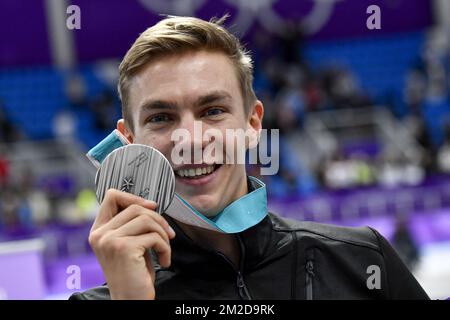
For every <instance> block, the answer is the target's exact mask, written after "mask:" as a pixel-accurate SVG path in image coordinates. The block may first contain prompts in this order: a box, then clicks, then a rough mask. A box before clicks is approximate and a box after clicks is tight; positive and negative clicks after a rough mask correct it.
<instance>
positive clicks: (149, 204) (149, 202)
mask: <svg viewBox="0 0 450 320" xmlns="http://www.w3.org/2000/svg"><path fill="white" fill-rule="evenodd" d="M145 204H146V205H148V206H152V207H157V206H158V204H157V203H156V202H155V201H153V200H145Z"/></svg>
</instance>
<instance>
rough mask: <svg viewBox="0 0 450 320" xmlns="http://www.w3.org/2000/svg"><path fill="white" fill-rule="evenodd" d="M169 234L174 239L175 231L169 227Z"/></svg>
mask: <svg viewBox="0 0 450 320" xmlns="http://www.w3.org/2000/svg"><path fill="white" fill-rule="evenodd" d="M169 232H170V234H171V236H172V237H175V230H173V229H172V227H171V226H169Z"/></svg>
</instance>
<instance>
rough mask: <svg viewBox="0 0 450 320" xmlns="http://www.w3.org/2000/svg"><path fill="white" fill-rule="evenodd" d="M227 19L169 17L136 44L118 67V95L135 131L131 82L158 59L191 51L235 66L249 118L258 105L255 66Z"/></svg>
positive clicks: (127, 119)
mask: <svg viewBox="0 0 450 320" xmlns="http://www.w3.org/2000/svg"><path fill="white" fill-rule="evenodd" d="M227 17H228V15H225V16H223V17H222V18H220V19H216V18H213V19H211V20H210V21H209V22H208V21H205V20H202V19H199V18H194V17H174V16H169V17H167V18H165V19H163V20H161V21H160V22H158V23H157V24H155V25H154V26H152V27H150V28H148V29H147V30H145V31H144V32H143V33H142V34H141V35H140V36H139V37H138V38H137V39H136V41H135V42H134V43H133V45H132V46H131V48H130V49H129V50H128V52H127V53H126V55H125V57H124V58H123V60H122V62H121V63H120V66H119V84H118V92H119V97H120V100H121V102H122V115H123V118H124V119H125V121H126V122H127V123H128V124H129V126H130V127H131V129H132V130H133V124H132V122H131V115H130V107H129V85H130V79H131V78H132V77H133V75H135V74H136V73H137V72H139V70H141V68H142V67H143V66H144V65H145V64H147V63H149V62H150V61H152V60H154V59H155V58H157V57H161V56H163V55H169V54H179V53H184V52H186V51H192V50H210V51H217V52H222V53H224V54H225V55H226V56H227V57H228V58H229V59H230V60H231V62H232V63H233V65H234V67H235V69H236V73H237V77H238V81H239V85H240V89H241V94H242V98H243V101H244V108H245V111H246V114H248V110H249V109H250V106H251V105H252V104H254V102H255V101H256V96H255V93H254V91H253V86H252V83H253V65H252V59H251V57H250V54H249V52H248V51H246V50H245V48H244V47H243V46H242V45H241V43H240V42H239V39H237V38H236V37H235V36H234V35H233V34H231V33H230V32H228V31H227V30H226V29H225V28H224V27H223V22H224V21H225V19H226V18H227Z"/></svg>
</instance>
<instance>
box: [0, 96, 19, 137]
mask: <svg viewBox="0 0 450 320" xmlns="http://www.w3.org/2000/svg"><path fill="white" fill-rule="evenodd" d="M23 138H24V135H23V133H22V132H21V130H20V129H19V128H18V127H17V126H16V124H15V123H14V122H13V121H12V120H11V119H10V118H9V117H8V116H7V114H6V110H5V107H4V105H3V101H2V100H1V99H0V143H2V142H6V143H12V142H16V141H20V140H22V139H23Z"/></svg>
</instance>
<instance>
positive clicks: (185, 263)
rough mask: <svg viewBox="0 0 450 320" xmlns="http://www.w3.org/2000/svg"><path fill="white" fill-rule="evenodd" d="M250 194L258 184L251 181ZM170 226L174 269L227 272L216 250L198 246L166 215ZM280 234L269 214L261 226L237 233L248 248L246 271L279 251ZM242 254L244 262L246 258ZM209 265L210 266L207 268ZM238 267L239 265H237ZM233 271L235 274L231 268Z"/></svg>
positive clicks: (246, 248)
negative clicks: (275, 229) (174, 234)
mask: <svg viewBox="0 0 450 320" xmlns="http://www.w3.org/2000/svg"><path fill="white" fill-rule="evenodd" d="M247 182H248V186H249V192H251V191H252V190H254V189H255V188H256V185H254V184H253V182H252V181H251V180H250V179H248V178H247ZM165 218H166V219H167V221H168V222H169V224H170V225H171V226H172V228H173V229H174V230H175V232H176V234H177V235H176V237H175V238H174V239H173V240H171V248H172V267H171V268H174V269H175V271H176V269H179V270H183V271H193V272H195V271H197V272H198V268H201V270H202V272H204V273H209V272H212V273H216V271H217V270H223V268H224V262H226V261H225V259H224V258H223V256H221V255H220V254H219V253H218V252H217V251H215V250H214V249H213V248H207V247H205V246H201V245H199V244H197V243H195V242H194V241H193V240H192V239H191V238H190V237H189V236H188V235H186V234H185V232H184V231H183V230H182V229H181V228H180V227H179V226H178V224H177V222H176V221H175V220H174V219H173V218H170V217H168V216H167V215H166V216H165ZM279 236H280V235H279V234H277V233H275V232H273V225H272V215H271V214H270V213H269V214H268V215H267V216H266V217H265V218H264V219H263V220H262V221H261V222H260V223H258V224H257V225H255V226H253V227H251V228H249V229H247V230H245V231H243V232H240V233H237V234H236V237H238V240H239V241H241V242H242V244H243V246H244V250H243V251H244V252H245V253H244V271H245V270H249V269H252V268H253V267H254V266H256V265H257V264H258V263H259V262H261V261H262V260H263V259H264V257H266V256H267V255H269V253H270V252H271V251H272V250H275V249H276V248H275V247H276V246H277V244H278V243H279V242H280V239H277V238H278V237H279ZM242 253H243V252H241V259H242ZM206 266H207V267H206ZM236 267H237V268H238V267H239V266H236ZM229 270H230V271H233V269H232V268H231V265H230V267H229Z"/></svg>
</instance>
